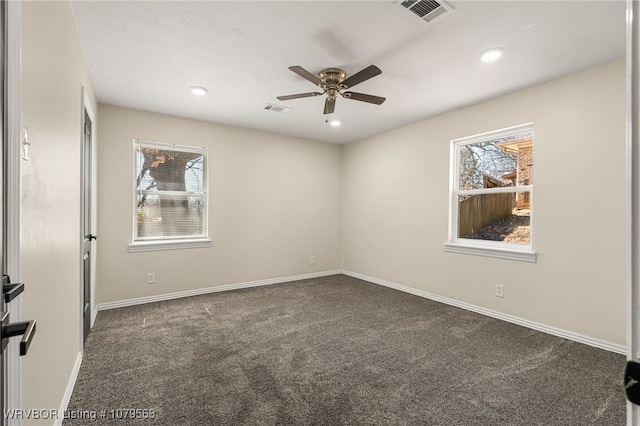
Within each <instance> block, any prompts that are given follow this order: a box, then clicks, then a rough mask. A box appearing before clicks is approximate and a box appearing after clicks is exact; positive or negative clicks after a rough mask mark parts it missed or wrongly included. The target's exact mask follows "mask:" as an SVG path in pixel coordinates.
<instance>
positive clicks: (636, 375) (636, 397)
mask: <svg viewBox="0 0 640 426" xmlns="http://www.w3.org/2000/svg"><path fill="white" fill-rule="evenodd" d="M624 391H625V393H626V394H627V399H628V400H629V401H630V402H632V403H634V404H636V405H640V363H638V362H636V361H628V362H627V367H626V368H625V371H624Z"/></svg>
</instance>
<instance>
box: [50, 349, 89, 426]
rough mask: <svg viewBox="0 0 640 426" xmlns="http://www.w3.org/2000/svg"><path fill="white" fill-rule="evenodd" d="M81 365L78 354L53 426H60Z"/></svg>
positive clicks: (80, 357) (80, 355) (79, 353)
mask: <svg viewBox="0 0 640 426" xmlns="http://www.w3.org/2000/svg"><path fill="white" fill-rule="evenodd" d="M81 365H82V352H78V355H77V356H76V363H75V364H74V365H73V370H71V376H70V377H69V382H68V383H67V389H66V390H65V391H64V396H63V397H62V402H61V403H60V408H59V409H58V418H57V419H56V420H55V422H54V423H53V424H54V426H62V421H63V420H64V413H65V412H66V410H67V408H68V407H69V401H70V400H71V395H72V394H73V388H74V387H75V386H76V380H78V373H80V366H81Z"/></svg>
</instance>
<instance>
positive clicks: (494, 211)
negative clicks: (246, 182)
mask: <svg viewBox="0 0 640 426" xmlns="http://www.w3.org/2000/svg"><path fill="white" fill-rule="evenodd" d="M512 212H513V194H512V193H510V192H504V193H500V194H478V195H472V196H471V197H469V198H467V199H466V200H462V201H460V205H459V206H458V237H459V238H466V237H468V236H470V235H471V234H473V233H474V232H476V231H479V230H480V229H482V228H483V227H484V226H486V225H488V224H489V223H491V222H493V221H496V220H499V219H502V218H504V217H507V216H509V215H510V214H512Z"/></svg>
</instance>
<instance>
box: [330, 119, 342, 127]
mask: <svg viewBox="0 0 640 426" xmlns="http://www.w3.org/2000/svg"><path fill="white" fill-rule="evenodd" d="M329 124H331V125H332V126H333V127H338V126H339V125H341V124H342V123H341V122H340V121H339V120H331V121H330V122H329Z"/></svg>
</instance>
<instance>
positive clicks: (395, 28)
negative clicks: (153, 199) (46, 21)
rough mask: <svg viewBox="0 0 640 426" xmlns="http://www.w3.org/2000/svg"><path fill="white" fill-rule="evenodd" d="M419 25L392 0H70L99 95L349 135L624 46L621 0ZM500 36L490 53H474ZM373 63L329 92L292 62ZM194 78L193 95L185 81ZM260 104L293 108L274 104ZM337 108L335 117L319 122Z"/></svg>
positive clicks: (469, 5)
mask: <svg viewBox="0 0 640 426" xmlns="http://www.w3.org/2000/svg"><path fill="white" fill-rule="evenodd" d="M448 3H449V4H450V5H451V6H452V7H453V8H454V9H455V10H454V12H452V13H450V14H449V15H447V16H445V17H442V18H440V19H437V20H435V21H433V22H431V23H428V22H426V21H424V20H422V19H420V18H419V17H417V16H416V15H414V14H413V13H412V12H410V11H408V10H407V9H405V8H404V7H402V6H401V1H385V0H376V1H200V2H187V1H153V2H147V1H144V2H143V1H135V2H133V1H72V3H71V7H72V10H73V13H74V16H75V20H76V25H77V27H78V33H79V37H80V40H81V43H82V46H83V49H84V52H85V55H86V59H87V63H88V66H89V70H90V73H91V78H92V80H93V84H94V88H95V90H96V94H97V97H98V100H99V102H100V103H103V104H109V105H118V106H124V107H129V108H135V109H141V110H146V111H153V112H158V113H164V114H170V115H176V116H182V117H189V118H194V119H199V120H206V121H211V122H215V123H223V124H229V125H233V126H239V127H244V128H250V129H256V130H261V131H267V132H274V133H279V134H285V135H292V136H296V137H300V138H306V139H312V140H317V141H324V142H331V143H339V144H343V143H349V142H352V141H355V140H359V139H362V138H365V137H367V136H371V135H374V134H378V133H382V132H386V131H389V130H392V129H394V128H398V127H401V126H404V125H407V124H410V123H414V122H417V121H420V120H423V119H425V118H428V117H431V116H434V115H438V114H441V113H443V112H446V111H450V110H454V109H457V108H460V107H463V106H465V105H470V104H474V103H477V102H479V101H482V100H485V99H489V98H492V97H495V96H498V95H501V94H505V93H508V92H512V91H514V90H518V89H521V88H524V87H527V86H531V85H534V84H538V83H541V82H544V81H547V80H550V79H554V78H558V77H561V76H564V75H568V74H571V73H574V72H576V71H579V70H582V69H586V68H590V67H593V66H596V65H599V64H602V63H606V62H609V61H612V60H615V59H619V58H623V57H624V55H625V1H623V0H610V1H602V2H599V1H495V2H490V1H479V0H477V1H456V0H450V1H448ZM492 47H500V48H502V49H503V50H504V55H503V57H502V58H501V59H500V60H498V61H497V62H495V63H491V64H486V63H482V62H480V61H479V56H480V54H481V53H482V52H483V51H485V50H486V49H488V48H492ZM371 64H375V65H377V66H378V67H379V68H380V69H382V74H381V75H379V76H377V77H374V78H372V79H370V80H368V81H365V82H363V83H361V84H360V85H358V86H357V87H356V88H354V91H357V92H363V93H369V94H373V95H377V96H384V97H386V98H387V101H386V102H385V103H384V104H382V105H380V106H377V105H373V104H368V103H364V102H358V101H355V100H347V99H342V98H339V99H338V100H337V103H336V112H335V113H334V114H332V115H331V116H328V117H327V116H324V115H323V114H322V111H323V106H324V99H323V98H321V97H312V98H304V99H296V100H290V101H278V100H277V99H276V96H279V95H288V94H293V93H300V92H313V91H315V90H316V89H317V87H314V85H313V84H312V83H310V82H308V81H307V80H304V79H303V78H302V77H300V76H298V75H297V74H294V73H293V72H291V71H289V70H288V69H287V68H288V67H289V66H292V65H300V66H302V67H304V68H305V69H307V70H308V71H310V72H312V73H314V74H316V73H318V72H319V71H321V70H322V69H324V68H328V67H338V68H342V69H344V70H345V71H346V72H347V74H348V75H351V74H354V73H355V72H357V71H360V70H361V69H363V68H364V67H366V66H368V65H371ZM193 85H199V86H204V87H206V88H208V89H209V93H208V94H207V95H206V96H204V97H196V96H195V95H193V94H191V93H190V91H189V87H190V86H193ZM267 103H271V104H275V105H280V106H287V107H291V108H293V109H292V110H291V111H290V112H289V113H287V114H282V113H276V112H273V111H268V110H265V109H264V107H265V105H266V104H267ZM327 118H336V119H339V120H341V121H342V123H343V124H342V126H340V127H336V128H334V127H331V126H329V125H328V124H327V123H326V122H325V120H326V119H327Z"/></svg>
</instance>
